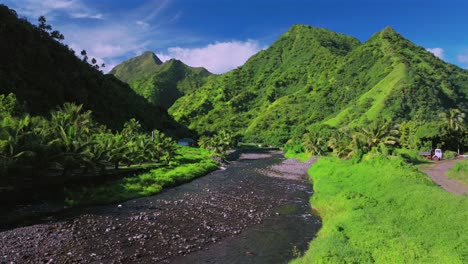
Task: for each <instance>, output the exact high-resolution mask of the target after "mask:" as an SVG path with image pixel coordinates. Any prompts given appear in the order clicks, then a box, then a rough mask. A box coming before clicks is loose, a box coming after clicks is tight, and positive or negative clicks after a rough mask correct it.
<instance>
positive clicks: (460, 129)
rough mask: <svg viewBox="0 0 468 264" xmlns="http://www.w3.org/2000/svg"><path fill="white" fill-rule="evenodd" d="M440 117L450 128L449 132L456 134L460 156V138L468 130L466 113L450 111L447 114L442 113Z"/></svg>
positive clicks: (457, 110)
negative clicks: (467, 127)
mask: <svg viewBox="0 0 468 264" xmlns="http://www.w3.org/2000/svg"><path fill="white" fill-rule="evenodd" d="M439 116H440V118H441V119H442V121H444V122H445V124H446V125H447V126H448V129H449V131H451V132H454V134H455V136H456V140H457V152H458V154H459V155H460V142H459V140H458V138H459V136H460V135H461V134H463V133H464V131H465V130H466V126H465V117H466V115H465V113H462V112H461V111H460V110H459V109H450V110H448V111H447V112H442V113H440V115H439Z"/></svg>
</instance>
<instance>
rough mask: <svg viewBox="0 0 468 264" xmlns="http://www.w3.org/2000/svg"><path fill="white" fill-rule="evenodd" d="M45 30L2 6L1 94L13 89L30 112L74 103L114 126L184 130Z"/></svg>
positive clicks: (120, 82) (173, 131)
mask: <svg viewBox="0 0 468 264" xmlns="http://www.w3.org/2000/svg"><path fill="white" fill-rule="evenodd" d="M49 31H50V30H48V29H44V28H40V27H38V26H34V25H32V24H31V23H29V22H28V21H27V20H25V19H20V18H18V16H17V14H16V12H15V11H14V10H10V9H9V8H8V7H6V6H4V5H0V39H1V41H0V61H1V62H2V63H1V66H0V94H8V93H14V94H15V95H16V97H17V98H18V99H19V100H20V101H22V102H24V105H25V108H26V110H27V111H28V112H30V113H31V114H33V115H45V114H48V113H49V111H50V110H51V109H55V108H56V107H57V106H60V105H62V104H63V103H64V102H76V103H79V104H83V105H84V107H85V108H86V109H90V110H92V111H93V115H94V116H95V118H96V119H97V120H98V121H100V122H101V123H103V124H106V125H108V126H109V127H111V128H114V129H117V128H120V127H121V126H122V125H123V123H124V122H125V121H128V120H129V119H131V118H136V119H137V120H139V121H140V122H141V123H142V124H143V125H144V127H145V128H147V129H152V128H157V129H160V130H163V131H166V132H170V133H175V132H176V131H177V132H184V131H186V129H185V130H184V129H183V128H182V127H181V126H180V125H178V124H177V123H176V122H175V121H174V120H173V119H172V118H171V117H170V116H169V115H168V114H167V111H166V110H165V109H162V108H160V107H157V106H154V105H152V104H149V103H148V102H147V101H146V100H145V99H144V98H143V97H142V96H140V95H138V94H136V93H135V92H134V91H133V90H132V89H131V88H130V87H129V86H128V85H127V84H126V83H124V82H122V81H120V80H118V79H117V78H115V77H114V76H113V75H104V74H102V73H101V72H100V71H99V70H98V69H96V68H95V67H93V66H91V65H90V64H88V63H87V62H85V61H83V60H82V59H79V58H78V57H77V56H75V53H74V51H72V50H71V49H70V48H68V47H67V46H66V45H63V44H62V43H60V40H59V38H53V37H52V36H53V35H54V33H53V32H49Z"/></svg>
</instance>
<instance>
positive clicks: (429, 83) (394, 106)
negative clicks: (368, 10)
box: [169, 25, 468, 144]
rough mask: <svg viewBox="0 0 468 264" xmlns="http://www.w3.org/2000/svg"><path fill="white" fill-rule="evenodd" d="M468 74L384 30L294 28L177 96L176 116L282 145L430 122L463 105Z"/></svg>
mask: <svg viewBox="0 0 468 264" xmlns="http://www.w3.org/2000/svg"><path fill="white" fill-rule="evenodd" d="M467 95H468V71H466V70H463V69H460V68H458V67H456V66H454V65H451V64H448V63H445V62H444V61H442V60H440V59H439V58H437V57H435V56H434V55H433V54H431V53H429V52H427V51H426V50H425V49H424V48H422V47H418V46H416V45H414V44H413V43H411V42H410V41H408V40H406V39H404V38H403V37H402V36H401V35H400V34H398V33H397V32H395V31H394V30H393V29H392V28H390V27H388V28H385V29H384V30H382V31H380V32H378V33H376V34H375V35H374V36H372V37H371V38H370V39H369V40H368V41H366V42H365V43H360V42H359V41H358V40H357V39H355V38H353V37H349V36H346V35H343V34H338V33H335V32H332V31H329V30H325V29H321V28H314V27H310V26H305V25H294V26H293V27H291V28H290V29H289V30H288V31H287V32H286V33H285V34H283V35H282V36H281V37H280V38H279V39H278V40H277V41H276V42H275V43H273V45H271V46H270V47H269V48H268V49H266V50H263V51H261V52H259V53H258V54H256V55H254V56H253V57H252V58H250V59H249V60H248V61H247V62H246V63H245V64H244V65H243V66H242V67H239V68H237V69H235V70H233V71H230V72H228V73H226V74H223V75H220V76H215V77H213V78H210V79H209V80H207V82H206V83H205V84H204V85H203V86H202V87H200V88H199V89H196V90H194V91H193V92H190V93H188V94H187V95H185V96H183V97H181V98H180V99H178V100H177V101H176V102H175V103H174V105H173V106H172V107H171V108H170V109H169V113H170V114H172V115H173V116H174V118H175V119H176V120H178V121H180V122H182V123H184V124H187V125H188V126H189V127H190V128H192V129H194V130H196V131H198V132H199V133H210V132H215V131H218V130H220V129H227V130H229V131H232V132H234V133H237V134H239V135H242V136H244V138H245V140H248V141H259V142H267V143H271V144H282V143H284V142H285V141H287V140H288V139H289V138H291V137H292V136H295V135H302V134H303V133H304V131H305V130H306V129H307V127H308V126H310V125H312V124H316V123H325V124H328V125H330V126H334V127H340V126H343V125H350V126H358V125H362V124H365V123H367V122H369V121H372V120H375V119H378V118H389V119H392V120H394V121H395V122H401V121H403V120H410V119H415V118H418V119H425V120H431V119H435V118H438V114H439V113H440V112H441V111H444V110H446V109H449V108H459V109H461V110H462V111H463V112H466V110H468V100H467Z"/></svg>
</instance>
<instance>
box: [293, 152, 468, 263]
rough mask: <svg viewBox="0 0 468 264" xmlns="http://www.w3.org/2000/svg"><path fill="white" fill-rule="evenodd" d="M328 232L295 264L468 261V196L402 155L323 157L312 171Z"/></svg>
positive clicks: (316, 202)
mask: <svg viewBox="0 0 468 264" xmlns="http://www.w3.org/2000/svg"><path fill="white" fill-rule="evenodd" d="M309 174H310V175H311V177H312V178H313V180H314V189H315V194H314V196H313V197H312V199H311V203H312V205H313V207H314V208H316V209H318V211H319V212H320V214H321V216H322V219H323V227H322V229H321V230H320V232H319V233H318V237H317V238H315V239H314V240H313V241H312V242H311V244H310V247H309V250H308V251H307V252H306V253H305V254H304V256H303V257H301V258H299V259H295V260H293V261H292V263H467V262H468V255H467V254H466V252H468V243H467V241H468V232H466V230H467V229H466V223H467V222H468V198H467V197H466V196H465V197H458V196H455V195H452V194H450V193H448V192H446V191H444V190H442V189H440V188H438V187H437V186H435V185H434V184H433V183H432V182H431V181H430V180H429V178H428V177H426V176H425V175H424V174H422V173H420V172H419V171H418V170H417V168H415V167H414V166H411V165H408V164H407V163H406V162H405V161H404V160H403V159H401V158H394V159H392V160H390V159H387V158H383V157H376V158H374V159H371V160H367V161H363V162H361V163H353V161H351V160H350V161H341V160H338V159H335V158H321V159H320V160H319V161H318V162H317V163H316V164H315V165H314V166H312V167H311V169H310V170H309Z"/></svg>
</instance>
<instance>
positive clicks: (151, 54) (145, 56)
mask: <svg viewBox="0 0 468 264" xmlns="http://www.w3.org/2000/svg"><path fill="white" fill-rule="evenodd" d="M138 57H140V58H142V59H151V60H153V61H154V63H156V64H157V65H160V64H162V63H163V62H162V61H161V60H160V59H159V58H158V56H156V54H154V52H152V51H145V52H143V53H142V54H141V55H140V56H138ZM138 57H136V58H138Z"/></svg>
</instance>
